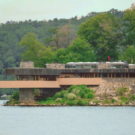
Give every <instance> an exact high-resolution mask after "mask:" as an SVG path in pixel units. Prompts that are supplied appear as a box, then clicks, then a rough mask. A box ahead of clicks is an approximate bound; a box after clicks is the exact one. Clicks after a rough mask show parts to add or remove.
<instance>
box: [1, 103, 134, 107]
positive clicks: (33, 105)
mask: <svg viewBox="0 0 135 135" xmlns="http://www.w3.org/2000/svg"><path fill="white" fill-rule="evenodd" d="M3 106H22V107H23V106H24V107H25V106H26V107H135V105H37V104H15V105H7V104H4V105H3Z"/></svg>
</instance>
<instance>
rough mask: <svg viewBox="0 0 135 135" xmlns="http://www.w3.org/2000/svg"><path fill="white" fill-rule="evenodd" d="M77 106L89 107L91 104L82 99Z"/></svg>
mask: <svg viewBox="0 0 135 135" xmlns="http://www.w3.org/2000/svg"><path fill="white" fill-rule="evenodd" d="M77 105H81V106H84V105H89V102H88V101H86V100H83V99H82V100H81V99H80V100H78V102H77Z"/></svg>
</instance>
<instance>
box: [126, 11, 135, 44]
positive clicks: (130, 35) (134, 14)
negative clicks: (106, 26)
mask: <svg viewBox="0 0 135 135" xmlns="http://www.w3.org/2000/svg"><path fill="white" fill-rule="evenodd" d="M123 21H124V33H125V42H126V43H125V44H126V45H129V44H130V45H135V8H131V9H128V10H126V11H125V12H124V17H123Z"/></svg>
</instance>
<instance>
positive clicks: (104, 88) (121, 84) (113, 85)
mask: <svg viewBox="0 0 135 135" xmlns="http://www.w3.org/2000/svg"><path fill="white" fill-rule="evenodd" d="M134 84H135V78H103V79H102V81H101V84H100V85H99V87H97V89H96V94H97V95H103V94H106V95H110V96H115V95H116V90H117V89H118V88H129V89H130V90H131V91H132V86H133V85H134Z"/></svg>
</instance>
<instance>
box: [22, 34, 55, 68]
mask: <svg viewBox="0 0 135 135" xmlns="http://www.w3.org/2000/svg"><path fill="white" fill-rule="evenodd" d="M20 45H21V46H23V48H24V52H23V53H22V60H24V61H33V62H34V63H35V66H41V67H42V66H44V64H45V63H46V62H50V61H51V58H52V57H53V50H52V48H50V47H46V46H45V45H44V44H43V43H42V42H40V41H39V40H38V39H37V36H36V34H34V33H28V34H26V35H25V36H24V37H23V38H22V40H21V41H20Z"/></svg>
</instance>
